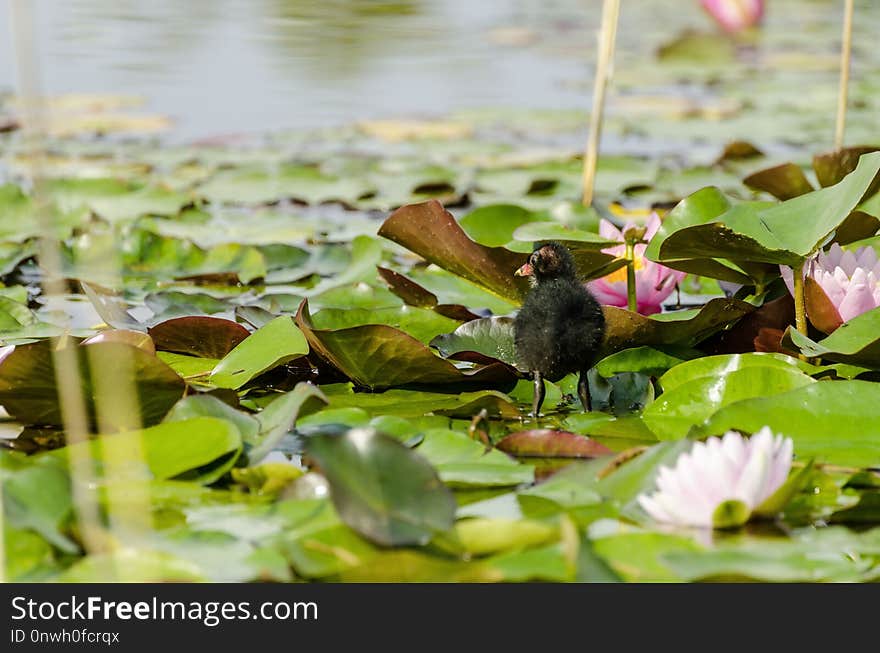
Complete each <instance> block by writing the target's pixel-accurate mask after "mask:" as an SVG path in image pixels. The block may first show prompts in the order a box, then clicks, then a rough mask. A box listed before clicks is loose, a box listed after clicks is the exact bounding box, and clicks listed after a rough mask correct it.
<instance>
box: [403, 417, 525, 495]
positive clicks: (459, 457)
mask: <svg viewBox="0 0 880 653" xmlns="http://www.w3.org/2000/svg"><path fill="white" fill-rule="evenodd" d="M424 435H425V438H424V440H422V442H421V444H419V445H418V446H417V447H416V449H415V450H416V451H417V452H418V453H419V454H421V455H422V456H424V457H425V459H426V460H427V461H428V462H430V463H431V464H432V465H433V466H434V467H435V468H436V469H437V473H438V474H439V475H440V478H441V479H442V480H443V482H444V483H447V484H449V485H452V486H453V487H506V486H511V485H519V484H521V483H531V482H532V481H533V480H534V468H533V467H532V466H531V465H523V464H521V463H518V462H517V461H515V460H514V459H512V458H510V457H509V456H507V455H506V454H504V453H502V452H500V451H496V450H494V449H490V450H489V451H486V448H485V446H484V445H483V444H482V443H480V442H477V441H476V440H472V439H471V438H469V437H468V436H467V435H464V434H463V433H458V432H456V431H450V430H448V429H430V430H428V431H425V434H424Z"/></svg>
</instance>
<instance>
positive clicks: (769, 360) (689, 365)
mask: <svg viewBox="0 0 880 653" xmlns="http://www.w3.org/2000/svg"><path fill="white" fill-rule="evenodd" d="M750 367H769V368H774V369H778V370H784V371H797V370H800V371H802V372H806V373H807V374H812V373H814V372H817V371H819V368H817V367H816V366H814V365H810V364H809V363H806V362H804V361H801V360H798V359H797V358H794V357H792V356H786V355H785V354H772V353H753V354H723V355H719V356H703V357H701V358H696V359H694V360H690V361H685V362H682V363H681V364H679V365H676V366H675V367H673V368H672V369H670V370H669V371H668V372H666V374H664V375H663V376H661V377H660V379H659V382H660V385H661V386H662V388H663V390H664V392H668V391H670V390H674V389H675V388H677V387H678V386H680V385H683V384H684V383H687V382H689V381H694V380H695V379H701V378H713V379H718V378H720V377H722V376H724V375H725V374H730V373H731V372H736V371H739V370H744V369H747V368H750Z"/></svg>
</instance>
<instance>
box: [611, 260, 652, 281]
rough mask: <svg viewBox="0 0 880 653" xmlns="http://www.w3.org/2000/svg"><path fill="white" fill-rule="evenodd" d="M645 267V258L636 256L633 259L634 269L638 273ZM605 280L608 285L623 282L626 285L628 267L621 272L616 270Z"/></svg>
mask: <svg viewBox="0 0 880 653" xmlns="http://www.w3.org/2000/svg"><path fill="white" fill-rule="evenodd" d="M643 267H645V257H644V256H635V257H634V258H633V268H634V269H635V271H636V272H638V271H639V270H641V269H642V268H643ZM605 280H606V281H607V282H608V283H617V282H618V281H622V282H623V283H626V266H625V265H624V266H623V267H622V268H620V269H619V270H615V271H614V272H612V273H611V274H609V275H606V276H605Z"/></svg>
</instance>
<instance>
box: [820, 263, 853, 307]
mask: <svg viewBox="0 0 880 653" xmlns="http://www.w3.org/2000/svg"><path fill="white" fill-rule="evenodd" d="M837 269H838V270H840V268H837ZM842 272H843V271H842V270H841V273H842ZM813 278H814V279H815V280H816V282H817V283H818V284H819V287H820V288H822V290H823V291H824V292H825V295H826V296H827V297H828V300H829V301H830V302H831V303H832V304H833V305H834V307H835V308H837V307H838V306H840V302H842V301H843V298H844V297H845V296H846V290H844V288H845V286H844V285H841V282H840V280H839V279H838V277H837V276H835V275H834V274H832V273H830V272H826V271H825V270H817V271H816V274H815V276H814V277H813ZM845 284H846V285H847V286H848V285H849V280H848V279H847V280H846V281H845Z"/></svg>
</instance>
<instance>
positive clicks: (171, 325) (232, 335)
mask: <svg viewBox="0 0 880 653" xmlns="http://www.w3.org/2000/svg"><path fill="white" fill-rule="evenodd" d="M148 333H149V334H150V337H151V338H152V339H153V342H154V343H155V344H156V349H158V350H159V351H173V352H175V353H178V354H188V355H190V356H199V357H200V358H223V357H224V356H226V354H228V353H229V352H230V351H232V350H233V349H235V348H236V346H238V344H239V343H240V342H241V341H242V340H244V339H245V338H247V337H248V336H249V335H250V331H248V330H247V329H245V328H244V327H243V326H242V325H240V324H239V323H238V322H233V321H232V320H224V319H222V318H219V317H208V316H205V315H195V316H191V317H176V318H173V319H171V320H166V321H165V322H161V323H159V324H157V325H156V326H154V327H151V328H150V329H148Z"/></svg>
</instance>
